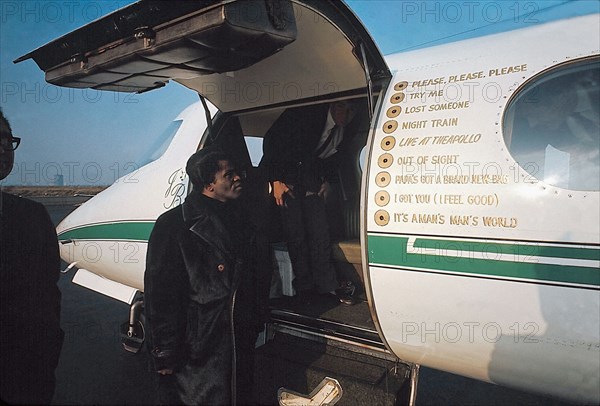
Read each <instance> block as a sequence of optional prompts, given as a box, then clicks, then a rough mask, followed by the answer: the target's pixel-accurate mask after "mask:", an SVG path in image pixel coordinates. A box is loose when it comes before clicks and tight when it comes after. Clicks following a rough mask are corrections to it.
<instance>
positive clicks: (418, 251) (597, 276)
mask: <svg viewBox="0 0 600 406" xmlns="http://www.w3.org/2000/svg"><path fill="white" fill-rule="evenodd" d="M407 243H408V238H406V237H392V236H373V235H370V236H369V237H368V244H369V246H368V248H369V263H375V264H382V265H391V266H398V267H410V268H421V269H428V270H438V271H446V272H455V273H460V274H472V275H475V274H476V275H487V276H496V277H505V278H516V279H530V280H538V281H551V282H563V283H575V284H582V285H590V286H600V270H598V268H593V267H584V266H572V265H555V264H542V263H535V262H525V261H523V260H522V259H524V258H525V257H527V256H540V257H543V256H548V257H556V254H557V253H558V252H559V251H558V250H555V247H549V246H539V247H538V250H537V251H536V253H533V252H532V249H531V248H530V247H531V246H530V245H521V244H517V245H518V246H520V247H521V249H522V250H523V252H521V251H519V249H516V248H515V249H514V251H510V250H505V249H504V248H503V247H502V248H499V247H496V246H497V245H502V244H497V243H492V244H493V247H488V249H485V245H486V244H487V243H481V242H477V243H475V242H473V243H471V242H464V243H463V242H462V241H450V240H448V241H444V240H425V239H421V238H417V239H416V240H415V243H414V245H413V246H414V247H416V248H415V249H414V252H410V253H409V252H408V250H407ZM460 244H463V245H460ZM475 246H476V247H477V249H476V248H474V247H475ZM425 247H427V249H425ZM497 249H502V251H500V252H504V251H506V252H505V253H514V254H515V257H514V258H515V260H513V261H508V260H497V259H495V258H497V257H498V256H499V255H498V251H497ZM564 249H566V250H571V251H565V253H568V254H570V255H569V256H565V257H566V258H570V259H573V258H576V259H590V257H591V258H592V259H595V258H597V256H594V254H590V253H589V252H585V250H584V249H581V251H578V250H579V249H577V248H568V247H565V248H564ZM446 250H458V251H461V252H462V255H461V256H450V255H444V252H445V251H446ZM589 251H595V252H596V254H595V255H597V251H598V250H597V249H590V250H589ZM472 252H487V253H488V254H489V259H483V258H474V256H473V255H470V253H472ZM517 253H520V254H517ZM547 253H552V254H554V255H546V254H547ZM560 258H564V257H562V256H561V257H560ZM520 259H521V260H520Z"/></svg>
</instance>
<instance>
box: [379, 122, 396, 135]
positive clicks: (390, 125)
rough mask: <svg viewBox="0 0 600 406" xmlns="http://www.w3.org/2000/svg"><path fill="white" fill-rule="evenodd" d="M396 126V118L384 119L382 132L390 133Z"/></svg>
mask: <svg viewBox="0 0 600 406" xmlns="http://www.w3.org/2000/svg"><path fill="white" fill-rule="evenodd" d="M397 128H398V122H397V121H396V120H389V121H386V122H385V124H384V125H383V132H384V133H386V134H391V133H393V132H394V131H396V129H397Z"/></svg>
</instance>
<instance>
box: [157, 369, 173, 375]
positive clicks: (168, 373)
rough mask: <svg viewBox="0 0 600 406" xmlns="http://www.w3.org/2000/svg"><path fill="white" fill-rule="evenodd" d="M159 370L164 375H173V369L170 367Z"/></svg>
mask: <svg viewBox="0 0 600 406" xmlns="http://www.w3.org/2000/svg"><path fill="white" fill-rule="evenodd" d="M157 372H158V373H159V374H161V375H163V376H164V375H173V370H172V369H169V368H165V369H159V370H158V371H157Z"/></svg>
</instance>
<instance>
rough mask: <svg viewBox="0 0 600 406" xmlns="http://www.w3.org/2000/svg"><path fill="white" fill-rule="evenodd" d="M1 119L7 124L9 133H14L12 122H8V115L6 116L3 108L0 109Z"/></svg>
mask: <svg viewBox="0 0 600 406" xmlns="http://www.w3.org/2000/svg"><path fill="white" fill-rule="evenodd" d="M0 121H1V122H2V124H4V125H5V126H6V128H8V134H9V135H12V128H10V123H9V122H8V120H7V119H6V117H4V112H3V111H2V109H0Z"/></svg>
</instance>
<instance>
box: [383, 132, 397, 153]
mask: <svg viewBox="0 0 600 406" xmlns="http://www.w3.org/2000/svg"><path fill="white" fill-rule="evenodd" d="M395 146H396V139H395V138H394V137H392V136H391V135H390V136H387V137H385V138H384V139H382V140H381V149H383V150H384V151H389V150H390V149H392V148H394V147H395Z"/></svg>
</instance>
